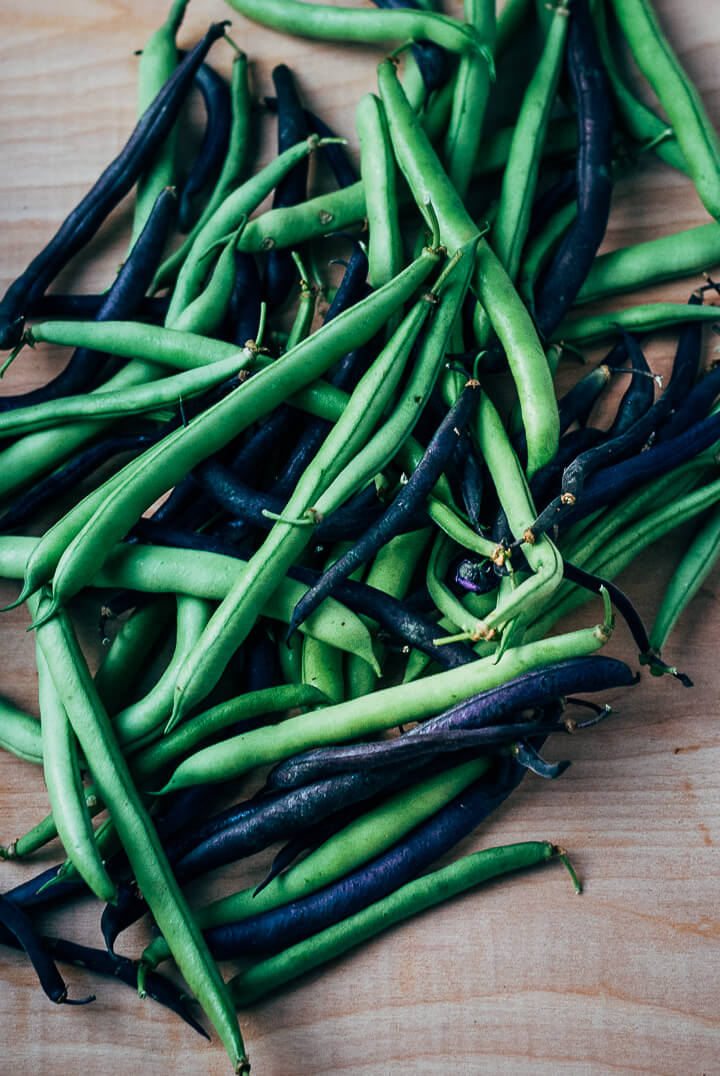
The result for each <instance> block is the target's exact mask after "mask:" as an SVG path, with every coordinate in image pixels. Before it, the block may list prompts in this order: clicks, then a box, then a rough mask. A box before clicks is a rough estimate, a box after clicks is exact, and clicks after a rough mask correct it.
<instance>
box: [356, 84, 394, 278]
mask: <svg viewBox="0 0 720 1076" xmlns="http://www.w3.org/2000/svg"><path fill="white" fill-rule="evenodd" d="M355 125H356V127H357V133H358V139H359V141H360V173H361V176H362V183H363V188H364V191H365V204H366V207H367V219H368V229H369V239H368V281H369V283H370V284H371V285H372V287H374V288H377V287H379V286H381V285H382V284H387V282H388V281H389V280H392V278H393V277H394V276H396V275H397V274H398V273H399V272H400V269H401V268H402V249H403V246H402V236H401V234H400V219H399V214H398V200H397V168H396V165H395V158H394V157H393V152H392V145H391V144H390V135H389V132H388V126H387V119H386V117H385V110H384V108H383V106H382V104H381V103H380V101H379V100H378V99H377V97H375V95H374V94H372V93H368V94H365V96H364V97H361V98H360V102H359V104H358V106H357V109H356V111H355Z"/></svg>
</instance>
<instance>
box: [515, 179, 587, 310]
mask: <svg viewBox="0 0 720 1076" xmlns="http://www.w3.org/2000/svg"><path fill="white" fill-rule="evenodd" d="M576 216H577V201H576V200H575V199H573V201H572V202H568V204H567V205H564V206H563V207H562V208H561V209H558V210H557V212H555V213H553V214H552V216H551V217H550V218H549V220H548V222H547V224H546V225H545V227H544V228H542V229H541V230H540V231H539V232H538V234H537V235H536V236H535V238H534V239H532V240H531V241H530V242H529V243H528V245H527V249H526V251H525V256H524V257H523V260H522V262H521V265H520V274H519V277H518V291H519V292H520V294H521V295H522V297H523V299H524V300H525V302H526V303H527V304H528V307H529V308H530V309H531V310H533V309H534V307H535V284H536V283H537V280H538V277H539V276H540V273H541V272H542V270H543V269H544V267H545V265H546V264H547V262H548V261H549V260H550V258H551V257H552V255H553V253H554V251H555V249H556V248H557V247H558V246H559V245H560V242H561V240H562V238H563V236H564V235H565V233H566V231H567V230H568V228H569V227H570V225H571V224H572V222H573V221H574V220H575V217H576ZM591 272H592V270H591Z"/></svg>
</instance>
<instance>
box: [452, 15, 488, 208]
mask: <svg viewBox="0 0 720 1076" xmlns="http://www.w3.org/2000/svg"><path fill="white" fill-rule="evenodd" d="M464 9H465V21H466V23H468V25H470V26H474V27H475V29H476V30H477V32H478V35H479V37H480V39H481V40H482V41H484V42H485V44H486V45H487V47H488V49H489V50H490V53H491V54H492V52H493V51H494V47H495V0H464ZM491 83H492V72H491V69H490V66H489V64H488V63H487V62H486V60H485V57H483V56H480V55H478V54H477V53H471V52H467V53H465V54H464V55H463V56H461V57H460V63H459V65H458V72H457V76H456V79H455V92H454V93H453V102H452V112H451V114H450V122H449V124H448V128H447V134H446V136H445V145H444V149H443V159H444V161H445V164H446V167H447V173H448V178H449V179H450V182H451V183H452V184H453V186H454V187H455V189H456V190H457V192H458V194H459V195H460V197H461V198H465V196H466V195H467V192H468V187H469V186H470V180H471V178H472V173H473V167H474V165H475V160H476V158H477V156H478V150H479V149H480V143H481V140H482V133H483V122H484V119H485V110H486V108H487V103H488V98H489V96H490V86H491Z"/></svg>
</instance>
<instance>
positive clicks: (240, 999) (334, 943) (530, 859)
mask: <svg viewBox="0 0 720 1076" xmlns="http://www.w3.org/2000/svg"><path fill="white" fill-rule="evenodd" d="M562 854H563V853H562V852H561V850H559V849H557V848H556V847H555V845H552V844H549V843H548V842H542V843H541V842H535V841H532V842H531V841H528V842H526V843H523V844H510V845H504V846H501V847H498V848H485V849H483V850H482V851H481V852H475V853H474V854H472V855H468V856H463V857H462V859H459V860H458V861H457V862H456V863H451V864H450V865H449V866H447V867H442V868H441V869H440V870H437V871H433V872H432V873H430V874H426V875H424V876H423V877H422V878H416V879H415V880H414V881H412V882H408V883H407V884H406V885H403V886H401V887H400V888H399V889H396V890H395V892H394V893H391V894H390V895H389V896H387V897H383V898H382V900H378V901H376V902H375V903H374V904H371V905H370V906H369V907H368V908H364V909H363V910H362V911H360V912H356V913H355V914H354V915H351V916H349V917H348V918H347V919H343V920H342V921H341V922H339V923H336V924H334V925H333V926H331V927H327V928H326V929H325V930H321V931H320V932H319V933H318V934H313V936H312V937H310V938H307V939H306V940H305V941H302V942H298V943H297V944H296V945H292V946H290V948H289V949H285V950H283V952H281V953H278V954H277V955H276V956H271V957H268V958H267V959H266V960H262V961H259V962H258V963H257V964H253V965H251V966H250V967H249V968H246V969H245V970H244V971H241V972H240V973H239V974H238V975H236V976H235V977H234V978H233V979H231V980H230V982H229V983H228V987H229V989H230V993H231V996H232V999H233V1001H234V1002H235V1005H236V1006H237V1008H239V1009H242V1008H245V1007H246V1006H247V1005H251V1004H253V1002H255V1001H257V1000H258V999H259V998H261V997H264V995H265V994H268V993H269V992H270V991H272V990H277V989H278V987H280V986H283V985H284V984H285V983H288V982H291V981H292V980H293V979H296V978H297V977H298V976H299V975H304V974H306V973H307V972H308V971H312V970H313V968H317V967H319V966H320V965H321V964H325V963H327V962H328V961H329V960H335V959H336V958H337V957H338V956H341V955H342V954H343V953H346V952H347V951H348V950H349V949H353V948H355V946H357V945H360V944H362V942H364V941H367V940H368V938H372V937H374V936H375V935H376V934H379V933H380V932H381V931H383V930H387V929H388V928H389V927H392V926H394V925H395V924H396V923H399V922H401V921H402V920H403V919H407V918H409V917H410V916H411V915H417V914H418V913H420V912H423V911H425V909H427V908H432V907H433V906H434V905H435V904H440V903H441V902H442V901H444V900H449V899H450V898H451V897H454V896H456V895H457V894H458V893H463V892H464V891H465V890H467V889H471V888H473V887H474V886H478V885H482V883H483V882H487V881H489V880H490V879H491V878H497V877H498V875H501V874H506V873H508V872H510V871H514V870H526V869H527V868H528V867H534V866H536V865H539V864H541V863H544V862H546V861H547V860H549V859H552V858H553V857H554V856H561V855H562Z"/></svg>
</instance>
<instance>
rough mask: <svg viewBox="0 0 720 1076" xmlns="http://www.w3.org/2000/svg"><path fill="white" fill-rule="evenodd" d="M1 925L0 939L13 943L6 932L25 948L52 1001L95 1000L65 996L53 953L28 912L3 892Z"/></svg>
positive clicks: (62, 1002)
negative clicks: (48, 949) (36, 929)
mask: <svg viewBox="0 0 720 1076" xmlns="http://www.w3.org/2000/svg"><path fill="white" fill-rule="evenodd" d="M0 927H2V928H4V930H3V931H2V934H0V941H3V942H4V943H5V944H13V942H12V941H8V935H9V937H10V938H12V939H14V940H15V941H16V942H17V943H18V945H19V947H20V948H21V949H24V951H25V953H26V954H27V957H28V959H29V961H30V963H31V964H32V966H33V968H34V969H35V973H36V974H37V977H38V979H39V981H40V986H41V987H42V989H43V991H44V993H45V995H46V997H48V998H49V999H50V1001H54V1002H55V1003H56V1004H57V1005H85V1004H86V1003H87V1002H89V1001H94V1000H95V998H94V997H93V996H91V997H87V998H79V999H77V1000H72V1001H71V1000H70V999H69V998H68V996H67V987H66V986H65V981H64V979H63V977H62V976H61V974H60V972H59V971H58V969H57V967H56V966H55V962H54V961H53V959H52V957H51V956H50V955H49V954H48V953H47V951H46V950H45V948H44V947H43V944H42V942H41V940H40V938H39V937H38V935H37V933H36V931H35V927H34V926H33V922H32V920H31V919H30V916H29V915H27V914H26V913H25V912H24V911H23V910H22V908H20V907H19V906H18V905H17V904H15V903H13V901H11V900H8V899H7V897H4V896H2V895H0Z"/></svg>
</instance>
